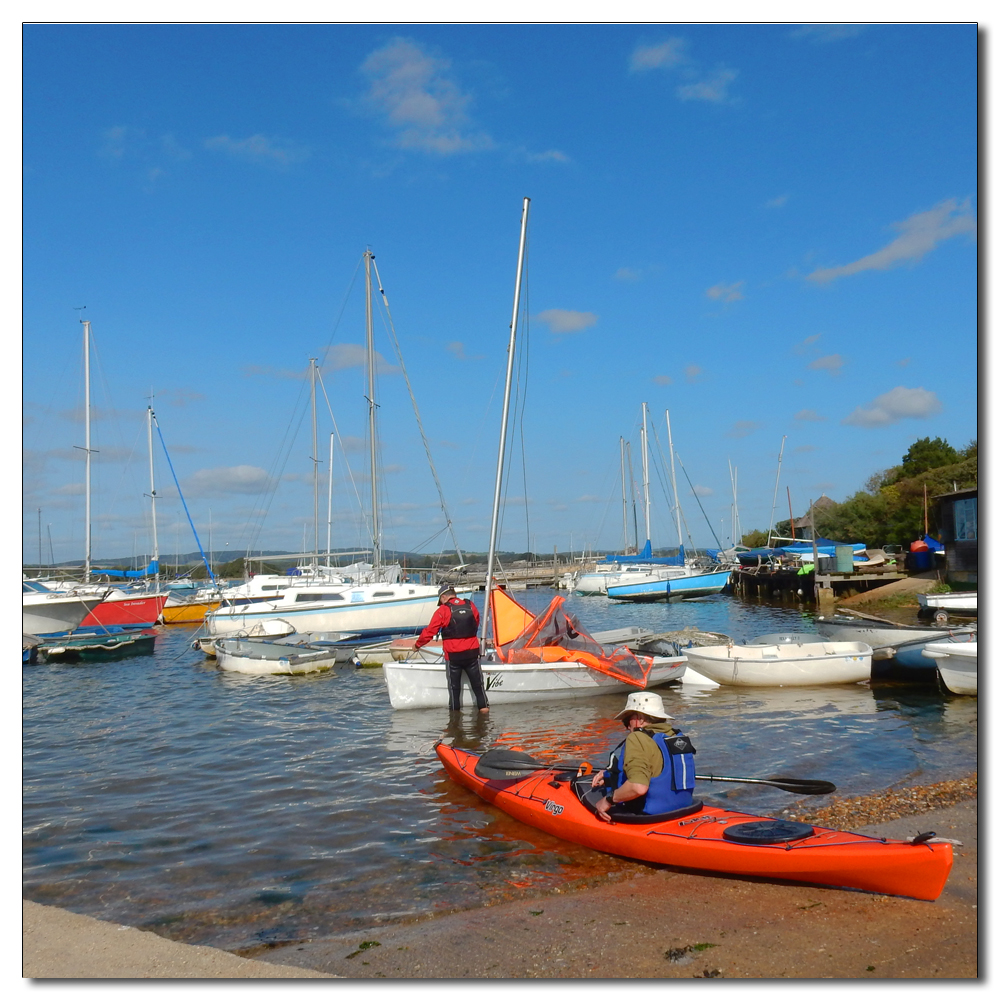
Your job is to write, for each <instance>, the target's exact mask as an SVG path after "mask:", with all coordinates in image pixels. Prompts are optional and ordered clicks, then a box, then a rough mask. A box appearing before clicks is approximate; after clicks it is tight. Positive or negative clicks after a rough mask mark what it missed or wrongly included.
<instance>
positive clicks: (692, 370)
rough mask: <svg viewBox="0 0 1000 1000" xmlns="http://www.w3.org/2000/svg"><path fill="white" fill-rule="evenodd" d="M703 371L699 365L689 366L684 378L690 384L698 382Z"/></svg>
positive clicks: (685, 370)
mask: <svg viewBox="0 0 1000 1000" xmlns="http://www.w3.org/2000/svg"><path fill="white" fill-rule="evenodd" d="M702 372H703V369H702V368H701V367H700V366H699V365H688V366H687V368H685V369H684V377H685V378H686V379H687V380H688V381H689V382H697V381H698V379H699V377H700V376H701V375H702Z"/></svg>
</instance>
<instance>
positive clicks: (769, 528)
mask: <svg viewBox="0 0 1000 1000" xmlns="http://www.w3.org/2000/svg"><path fill="white" fill-rule="evenodd" d="M787 437H788V435H787V434H782V435H781V450H780V451H779V452H778V471H777V472H776V473H775V475H774V497H773V498H772V500H771V523H770V524H769V525H768V526H767V547H768V548H770V547H771V532H772V531H773V530H774V510H775V508H776V507H777V506H778V481H779V480H780V479H781V458H782V456H783V455H784V454H785V438H787Z"/></svg>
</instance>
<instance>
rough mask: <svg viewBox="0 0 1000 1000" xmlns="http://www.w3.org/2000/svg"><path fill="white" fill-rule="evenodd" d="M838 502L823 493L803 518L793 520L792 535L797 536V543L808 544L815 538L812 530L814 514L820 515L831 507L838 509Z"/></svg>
mask: <svg viewBox="0 0 1000 1000" xmlns="http://www.w3.org/2000/svg"><path fill="white" fill-rule="evenodd" d="M836 506H837V501H836V500H831V499H830V498H829V497H828V496H827V495H826V494H825V493H823V494H822V495H821V496H820V497H819V499H817V500H814V501H813V502H812V504H811V505H810V507H809V510H807V511H806V512H805V514H803V515H802V517H796V518H793V519H792V533H793V534H794V535H795V539H796V541H800V542H802V541H805V542H808V541H809V540H810V539H811V538H812V536H813V529H812V519H813V514H814V513H816V514H820V513H822V512H823V511H824V510H829V509H830V508H831V507H836Z"/></svg>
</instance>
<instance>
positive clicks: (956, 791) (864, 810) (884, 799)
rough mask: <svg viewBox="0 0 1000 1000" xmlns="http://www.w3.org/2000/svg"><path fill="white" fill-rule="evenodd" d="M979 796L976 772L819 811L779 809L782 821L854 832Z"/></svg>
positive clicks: (832, 803)
mask: <svg viewBox="0 0 1000 1000" xmlns="http://www.w3.org/2000/svg"><path fill="white" fill-rule="evenodd" d="M978 796H979V773H978V772H976V773H974V774H971V775H969V776H968V777H965V778H957V779H954V780H951V781H939V782H937V783H935V784H933V785H914V786H913V787H911V788H900V789H898V790H896V791H891V790H890V791H885V792H880V793H879V794H877V795H863V796H860V797H859V798H853V799H838V798H836V797H834V798H833V799H831V801H830V803H829V805H825V806H822V807H820V808H819V809H802V808H800V807H797V806H791V807H790V808H789V809H785V810H782V812H781V816H782V818H783V819H789V820H794V821H796V822H799V823H812V824H813V825H815V826H826V827H833V828H834V829H838V830H855V829H857V828H858V827H859V826H870V825H871V824H873V823H885V822H888V821H889V820H893V819H901V818H902V817H904V816H916V815H918V814H919V813H925V812H930V811H931V810H933V809H943V808H944V807H945V806H951V805H955V804H956V803H958V802H966V801H968V800H969V799H975V798H978Z"/></svg>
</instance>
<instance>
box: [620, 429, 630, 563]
mask: <svg viewBox="0 0 1000 1000" xmlns="http://www.w3.org/2000/svg"><path fill="white" fill-rule="evenodd" d="M618 447H619V449H620V451H621V462H622V538H623V539H624V541H623V542H622V552H623V553H624V552H628V500H627V498H626V496H625V438H623V437H619V438H618Z"/></svg>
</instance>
